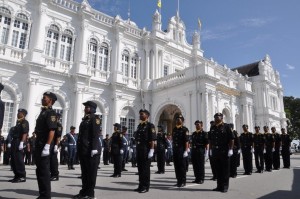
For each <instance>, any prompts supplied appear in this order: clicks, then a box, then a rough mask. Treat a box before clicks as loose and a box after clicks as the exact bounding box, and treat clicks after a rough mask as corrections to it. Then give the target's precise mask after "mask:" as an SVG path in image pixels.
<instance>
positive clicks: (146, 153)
mask: <svg viewBox="0 0 300 199" xmlns="http://www.w3.org/2000/svg"><path fill="white" fill-rule="evenodd" d="M139 114H140V120H141V122H140V124H139V125H138V127H137V130H136V134H135V141H136V159H137V166H138V175H139V186H138V188H137V189H135V190H134V191H136V192H139V193H146V192H148V191H149V188H150V164H151V158H152V157H153V154H154V140H155V137H156V132H155V126H154V125H153V124H152V123H151V122H149V121H148V118H149V116H150V113H149V111H148V110H146V109H141V110H140V111H139Z"/></svg>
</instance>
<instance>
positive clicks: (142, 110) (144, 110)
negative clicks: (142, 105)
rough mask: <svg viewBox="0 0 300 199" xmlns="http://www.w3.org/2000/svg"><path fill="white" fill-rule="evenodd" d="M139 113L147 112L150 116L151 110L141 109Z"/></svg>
mask: <svg viewBox="0 0 300 199" xmlns="http://www.w3.org/2000/svg"><path fill="white" fill-rule="evenodd" d="M139 113H146V114H147V115H148V116H149V115H150V112H149V111H148V110H147V109H141V110H140V111H139Z"/></svg>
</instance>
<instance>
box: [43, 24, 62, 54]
mask: <svg viewBox="0 0 300 199" xmlns="http://www.w3.org/2000/svg"><path fill="white" fill-rule="evenodd" d="M58 37H59V28H58V27H57V26H56V25H51V26H50V28H49V30H48V33H47V39H46V49H45V54H46V55H48V56H49V57H56V53H57V45H58Z"/></svg>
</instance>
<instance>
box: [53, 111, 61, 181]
mask: <svg viewBox="0 0 300 199" xmlns="http://www.w3.org/2000/svg"><path fill="white" fill-rule="evenodd" d="M56 117H57V129H56V131H55V134H54V138H53V141H52V144H51V147H50V180H51V181H58V179H59V171H58V159H57V152H58V145H59V143H60V138H61V134H62V130H63V128H62V125H61V123H60V118H61V114H60V113H57V114H56Z"/></svg>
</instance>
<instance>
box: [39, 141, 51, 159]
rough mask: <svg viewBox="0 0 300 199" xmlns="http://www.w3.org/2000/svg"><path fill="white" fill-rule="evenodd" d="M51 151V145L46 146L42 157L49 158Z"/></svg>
mask: <svg viewBox="0 0 300 199" xmlns="http://www.w3.org/2000/svg"><path fill="white" fill-rule="evenodd" d="M49 149H50V144H45V146H44V149H43V151H42V154H41V156H42V157H45V156H48V155H49V154H50V151H49Z"/></svg>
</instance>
